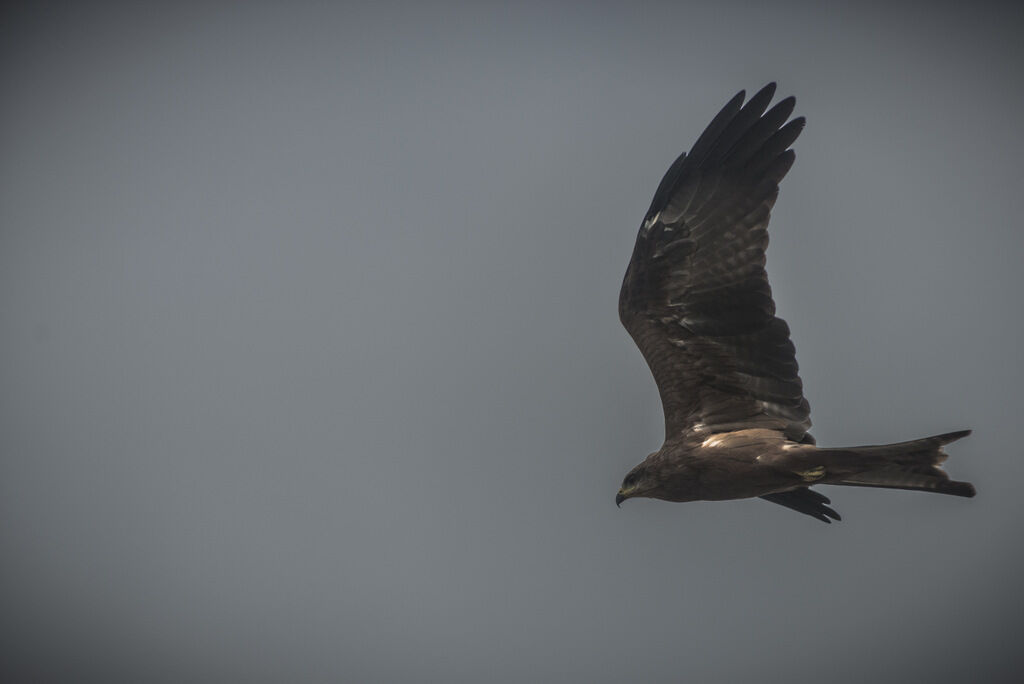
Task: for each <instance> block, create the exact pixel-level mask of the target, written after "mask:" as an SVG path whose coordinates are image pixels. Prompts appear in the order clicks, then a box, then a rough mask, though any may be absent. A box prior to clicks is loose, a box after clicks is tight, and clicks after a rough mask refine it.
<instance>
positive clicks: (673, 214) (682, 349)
mask: <svg viewBox="0 0 1024 684" xmlns="http://www.w3.org/2000/svg"><path fill="white" fill-rule="evenodd" d="M774 92H775V84H774V83H772V84H769V85H768V86H766V87H765V88H764V89H762V90H761V91H760V92H758V93H757V94H756V95H754V96H753V97H752V98H751V99H750V101H749V102H747V104H746V105H745V106H743V105H742V103H743V97H744V93H743V92H740V93H739V94H738V95H736V97H734V98H733V99H732V100H731V101H730V102H729V103H728V104H726V106H725V107H724V108H723V109H722V111H721V112H719V114H718V115H717V116H716V117H715V118H714V120H712V122H711V124H710V125H709V126H708V127H707V129H706V130H705V131H704V133H703V134H702V135H701V136H700V138H699V139H698V140H697V142H696V143H695V144H694V146H693V148H692V149H691V150H690V152H689V154H688V155H687V154H683V155H682V156H680V157H679V158H678V159H676V161H675V162H674V163H673V164H672V166H671V167H670V168H669V170H668V172H667V173H666V174H665V177H664V178H663V179H662V181H661V184H660V185H659V187H658V190H657V192H656V193H655V195H654V200H653V201H652V202H651V208H650V209H649V210H648V212H647V215H646V217H645V218H644V221H643V224H642V225H641V227H640V232H639V235H638V236H637V240H636V246H635V248H634V250H633V257H632V259H631V261H630V263H629V267H628V269H627V271H626V276H625V279H624V280H623V283H622V290H621V292H620V294H619V317H620V318H621V320H622V323H623V325H625V327H626V329H627V330H628V331H629V334H630V335H631V336H632V337H633V340H634V341H635V342H636V344H637V346H638V347H640V351H641V352H642V353H643V355H644V358H645V359H646V360H647V364H648V365H649V366H650V368H651V371H652V373H653V374H654V379H655V381H656V382H657V384H658V390H659V392H660V393H661V401H662V404H663V408H664V412H665V432H666V439H670V438H672V437H674V436H676V435H678V434H680V433H682V432H685V431H687V430H695V431H697V432H704V431H706V432H722V431H727V430H736V429H744V428H752V427H765V428H771V429H777V430H781V431H784V432H785V433H786V435H787V436H788V437H789V438H790V439H794V440H797V441H800V440H803V439H804V438H805V436H806V432H807V430H808V429H809V427H810V424H811V421H810V418H809V413H810V408H809V406H808V403H807V400H806V399H804V396H803V387H802V384H801V382H800V377H799V375H798V374H797V363H796V358H795V350H794V347H793V343H792V342H791V341H790V339H789V327H788V326H787V325H786V323H785V321H783V320H782V319H780V318H776V317H775V303H774V302H773V301H772V296H771V288H770V287H769V285H768V277H767V275H766V273H765V270H764V264H765V248H766V247H767V245H768V233H767V226H768V218H769V212H770V211H771V208H772V206H773V205H774V204H775V199H776V197H777V196H778V192H779V181H781V180H782V178H783V177H784V176H785V175H786V172H788V171H789V168H790V167H791V166H792V164H793V159H794V154H793V151H792V150H790V149H789V146H790V145H791V144H792V143H793V141H794V140H796V137H797V136H798V135H799V134H800V131H801V130H802V129H803V126H804V120H803V118H797V119H793V120H792V121H790V122H789V123H788V124H787V123H785V122H786V120H787V119H788V118H789V116H790V114H792V112H793V107H794V105H795V100H794V99H793V98H792V97H790V98H786V99H784V100H782V101H780V102H779V103H778V104H776V105H775V106H774V107H772V108H771V109H770V110H768V111H767V112H765V109H766V108H767V106H768V103H769V101H770V100H771V98H772V95H773V94H774ZM783 124H785V125H783ZM807 437H809V436H807Z"/></svg>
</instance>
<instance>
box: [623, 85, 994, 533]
mask: <svg viewBox="0 0 1024 684" xmlns="http://www.w3.org/2000/svg"><path fill="white" fill-rule="evenodd" d="M774 94H775V84H774V83H769V84H768V85H767V86H765V87H764V88H762V89H761V90H760V91H759V92H758V93H757V94H756V95H754V96H753V97H751V98H750V100H749V101H747V103H746V104H744V103H743V100H744V92H743V91H740V92H739V93H738V94H737V95H736V96H735V97H733V98H732V99H731V100H729V102H728V104H726V105H725V107H723V108H722V111H720V112H719V113H718V115H717V116H715V118H714V119H712V121H711V123H710V124H708V127H707V129H705V131H704V132H703V133H702V134H701V135H700V137H699V138H698V139H697V142H696V143H694V145H693V147H692V148H691V149H690V151H689V153H683V154H682V155H680V156H679V158H678V159H676V160H675V161H674V162H673V163H672V166H670V167H669V169H668V171H667V172H666V173H665V177H664V178H663V179H662V180H661V184H660V185H659V186H658V189H657V191H656V192H655V193H654V199H653V200H652V202H651V208H650V209H649V210H648V211H647V215H646V216H644V220H643V223H641V224H640V231H639V234H638V235H637V239H636V246H635V247H634V249H633V256H632V258H631V259H630V262H629V267H628V268H627V269H626V276H625V278H624V279H623V282H622V290H621V292H620V293H619V318H620V319H621V321H622V324H623V325H624V326H625V327H626V330H627V331H629V334H630V336H632V338H633V340H634V341H635V342H636V345H637V346H638V347H639V348H640V351H641V353H642V354H643V356H644V359H645V360H646V361H647V365H648V366H650V369H651V372H652V374H653V375H654V380H655V382H656V383H657V385H658V391H659V393H660V394H661V403H662V407H663V409H664V413H665V443H664V444H663V445H662V447H661V449H659V450H658V451H656V452H654V453H653V454H650V455H649V456H648V457H647V458H645V459H644V460H643V462H642V463H640V464H639V465H637V466H636V467H635V468H633V469H632V470H630V471H629V473H628V474H627V475H626V477H625V479H624V480H623V482H622V487H621V488H620V489H619V492H618V494H617V495H616V497H615V503H616V504H618V505H621V504H622V502H623V501H625V500H626V499H631V498H634V497H650V498H654V499H663V500H665V501H700V500H703V501H716V500H723V499H744V498H748V497H761V498H762V499H765V500H767V501H771V502H772V503H776V504H780V505H782V506H786V507H787V508H791V509H793V510H795V511H798V512H800V513H805V514H807V515H809V516H812V517H814V518H817V519H818V520H821V521H823V522H826V523H827V522H831V520H839V519H840V516H839V514H838V513H836V512H835V511H834V510H833V509H832V508H830V507H829V504H830V503H831V501H830V500H829V499H828V497H826V496H824V495H823V494H821V493H819V492H817V491H813V490H811V489H810V488H811V487H812V486H815V485H820V484H830V485H850V486H857V487H887V488H892V489H914V490H922V491H928V492H939V493H941V494H953V495H955V496H968V497H969V496H974V486H973V485H971V484H970V483H968V482H956V481H952V480H950V479H949V476H948V475H946V473H945V472H944V471H943V470H942V468H940V467H939V464H941V463H942V462H943V461H944V460H945V459H946V454H945V453H944V452H943V450H942V447H943V446H944V445H946V444H948V443H950V442H952V441H954V440H957V439H960V438H961V437H965V436H967V435H968V434H970V430H962V431H959V432H949V433H946V434H942V435H936V436H934V437H925V438H923V439H915V440H913V441H910V442H900V443H898V444H885V445H880V446H859V447H843V448H828V449H825V448H820V447H818V446H816V445H815V442H814V438H813V437H811V435H810V433H809V432H808V430H809V429H810V427H811V421H810V417H809V415H810V406H809V405H808V403H807V399H805V398H804V395H803V384H802V383H801V381H800V376H799V375H798V373H797V363H796V358H795V349H794V347H793V343H792V342H791V341H790V339H789V327H788V326H787V325H786V322H785V321H783V320H782V319H781V318H778V317H776V316H775V302H774V301H773V300H772V294H771V288H770V287H769V285H768V276H767V274H766V273H765V270H764V265H765V248H766V247H767V245H768V232H767V227H768V218H769V214H770V212H771V208H772V206H773V205H774V204H775V200H776V198H777V197H778V194H779V182H780V181H781V180H782V178H783V177H784V176H785V175H786V173H787V172H788V171H789V169H790V167H791V166H792V165H793V159H794V154H793V150H791V149H789V147H790V145H792V144H793V141H795V140H796V138H797V136H798V135H800V131H801V130H803V127H804V119H803V117H797V118H795V119H792V120H790V119H789V117H790V115H791V114H792V113H793V108H794V106H795V104H796V100H795V99H794V98H792V97H787V98H786V99H784V100H781V101H780V102H778V103H777V104H776V105H775V106H773V107H772V108H771V109H768V104H769V103H770V102H771V99H772V96H773V95H774ZM787 121H788V123H787Z"/></svg>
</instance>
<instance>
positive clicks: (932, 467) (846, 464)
mask: <svg viewBox="0 0 1024 684" xmlns="http://www.w3.org/2000/svg"><path fill="white" fill-rule="evenodd" d="M969 434H971V431H970V430H960V431H958V432H948V433H946V434H944V435H935V436H934V437H925V438H923V439H915V440H913V441H910V442H899V443H898V444H883V445H881V446H862V447H848V448H844V449H823V450H822V451H824V452H833V454H834V456H835V457H836V458H835V461H834V462H836V465H838V466H839V467H837V468H834V469H830V470H832V477H829V478H828V480H826V482H827V483H828V484H841V485H849V486H851V487H887V488H890V489H916V490H921V491H926V492H938V493H940V494H952V495H953V496H974V485H972V484H971V483H970V482H957V481H955V480H950V479H949V475H947V474H946V472H945V471H944V470H943V469H942V468H941V467H939V465H940V464H941V463H942V462H943V461H945V460H946V458H947V455H946V453H945V452H943V451H942V447H943V445H945V444H949V443H950V442H953V441H956V440H958V439H960V438H961V437H966V436H967V435H969Z"/></svg>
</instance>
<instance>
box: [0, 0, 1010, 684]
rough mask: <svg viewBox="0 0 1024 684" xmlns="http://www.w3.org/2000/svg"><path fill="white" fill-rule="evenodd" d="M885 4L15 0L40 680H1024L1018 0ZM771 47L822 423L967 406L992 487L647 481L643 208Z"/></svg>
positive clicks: (9, 67)
mask: <svg viewBox="0 0 1024 684" xmlns="http://www.w3.org/2000/svg"><path fill="white" fill-rule="evenodd" d="M12 5H18V6H15V7H13V8H12ZM851 5H852V3H806V4H798V3H790V4H786V5H780V4H778V3H753V2H751V3H731V4H730V3H723V2H714V3H711V2H708V3H699V4H692V5H686V4H683V3H665V4H658V3H650V4H643V3H635V2H628V3H601V4H594V5H575V4H555V3H516V4H514V5H512V4H509V5H505V6H499V5H492V4H489V3H465V4H462V3H447V4H435V3H412V2H409V3H403V4H389V3H373V4H372V5H367V6H365V7H360V6H356V5H348V4H344V3H278V4H266V3H197V4H194V5H186V4H183V3H168V4H163V5H161V4H152V5H147V4H144V3H125V4H113V3H111V4H103V3H67V4H65V3H24V4H21V3H6V4H5V9H4V10H3V12H4V14H3V21H2V22H0V26H2V28H0V152H2V154H0V231H2V232H0V459H2V460H0V558H2V561H0V606H2V609H0V654H2V659H0V667H2V669H3V671H4V672H6V673H7V674H8V675H17V676H18V677H22V676H26V675H36V676H39V677H41V678H43V679H46V678H50V677H53V678H58V677H60V678H63V679H64V681H105V682H114V681H136V682H137V681H222V682H223V681H244V680H248V681H265V682H284V681H325V682H326V681H467V682H468V681H497V682H514V681H588V682H638V681H680V680H682V679H688V680H690V681H700V682H715V681H721V682H736V681H752V680H753V679H754V678H755V677H757V678H758V679H759V680H760V681H786V682H811V681H814V682H820V681H827V682H864V681H878V682H887V681H893V682H897V681H898V682H909V681H932V682H936V681H943V682H945V681H949V682H954V681H957V682H963V681H1003V680H1006V679H1008V678H1009V676H1010V675H1009V674H1008V673H1010V672H1012V671H1013V669H1016V670H1017V671H1018V672H1019V671H1020V667H1021V664H1022V660H1024V656H1022V655H1021V652H1020V645H1019V641H1020V634H1021V632H1022V630H1024V616H1022V615H1024V613H1022V607H1024V592H1022V589H1021V585H1020V577H1021V575H1022V573H1024V552H1022V548H1021V541H1022V537H1024V524H1022V520H1024V518H1022V516H1024V503H1022V501H1021V487H1022V482H1024V453H1022V452H1024V449H1022V447H1021V443H1020V438H1019V431H1020V430H1019V428H1020V422H1021V414H1022V409H1024V402H1022V399H1021V396H1020V390H1019V388H1020V387H1021V386H1022V384H1024V364H1022V362H1021V343H1022V339H1024V303H1022V293H1024V268H1022V262H1024V230H1022V227H1021V217H1022V216H1024V187H1022V179H1024V171H1022V168H1024V167H1022V165H1021V158H1022V155H1024V136H1022V132H1021V112H1022V111H1024V79H1022V74H1021V66H1020V65H1021V64H1024V44H1022V42H1021V39H1020V36H1021V31H1022V30H1024V11H1022V10H1021V9H1020V7H1019V5H1018V7H1017V8H1015V9H1010V7H1009V5H1010V3H1002V4H999V5H996V4H991V5H989V6H984V5H982V7H981V8H974V9H972V8H971V7H970V6H969V4H968V3H956V4H953V3H946V4H937V3H920V4H917V5H901V4H899V3H877V4H873V6H871V7H868V6H866V5H867V4H866V3H859V4H858V6H857V8H856V9H853V8H851ZM771 80H777V81H778V82H779V97H784V96H786V95H790V94H793V95H796V96H797V111H796V113H797V114H798V115H804V116H806V117H807V120H808V125H807V128H806V130H805V132H804V133H803V135H802V137H801V138H800V139H799V141H798V142H797V144H796V151H797V162H796V165H795V167H794V168H793V170H792V171H791V173H790V175H789V176H788V178H787V179H786V180H785V182H784V183H783V187H782V194H781V197H780V200H779V202H778V204H777V205H776V208H775V211H774V215H773V220H772V224H771V227H770V232H771V236H772V244H771V246H770V248H769V251H768V272H769V275H770V277H771V279H772V283H773V287H774V293H775V299H776V302H777V305H778V311H779V315H780V316H782V317H783V318H785V319H786V320H787V321H788V322H789V324H790V327H791V328H792V331H793V339H794V342H795V344H796V347H797V358H798V360H799V362H800V366H801V375H802V377H803V380H804V384H805V388H806V394H807V397H808V398H809V400H810V402H811V406H812V418H813V420H814V428H813V432H814V434H815V435H816V437H817V439H818V441H819V443H821V444H824V445H833V446H838V445H847V444H864V443H881V442H890V441H900V440H906V439H911V438H916V437H921V436H926V435H931V434H934V433H939V432H945V431H950V430H955V429H961V428H973V429H974V430H975V434H974V435H973V436H972V437H970V438H968V439H966V440H963V441H962V442H958V443H957V444H955V445H954V446H952V447H951V448H950V449H949V451H950V453H951V454H952V456H951V458H950V460H949V462H948V464H947V465H948V470H949V472H950V473H951V474H952V475H953V476H954V477H955V478H956V479H963V480H970V481H973V482H974V483H975V485H976V486H977V488H978V491H979V494H978V497H977V498H975V499H973V500H966V499H959V498H953V497H942V496H937V495H926V494H919V493H909V492H894V491H874V490H866V489H852V488H851V489H840V488H823V489H824V491H825V493H827V494H828V495H830V496H832V498H833V502H834V505H835V507H836V508H837V509H838V510H839V512H840V513H841V514H842V515H843V517H844V520H843V522H841V523H837V524H834V525H830V526H826V525H823V524H821V523H819V522H817V521H815V520H812V519H811V518H808V517H805V516H802V515H799V514H797V513H794V512H791V511H788V510H786V509H784V508H782V507H779V506H773V505H771V504H768V503H766V502H763V501H759V500H751V501H739V502H727V503H692V504H676V505H673V504H666V503H662V502H655V501H647V500H634V501H629V502H628V503H626V504H625V505H624V506H623V507H622V509H621V510H619V509H616V507H615V505H614V502H613V498H614V495H615V492H616V489H617V487H618V485H619V483H620V481H621V478H622V476H623V475H624V474H625V473H626V471H627V470H628V469H629V468H630V467H632V466H633V465H634V464H635V463H637V462H639V461H640V460H641V459H642V458H643V457H644V456H645V455H646V454H647V453H648V452H650V451H653V450H655V449H657V448H658V446H659V445H660V443H661V439H662V418H661V409H660V404H659V401H658V395H657V391H656V389H655V386H654V383H653V381H652V380H651V377H650V373H649V371H648V370H647V368H646V366H645V365H644V362H643V359H642V358H641V356H640V354H639V352H638V351H637V350H636V348H635V347H634V345H633V343H632V341H631V340H630V339H629V337H628V335H627V334H626V332H625V331H624V330H623V329H622V328H621V326H620V324H619V322H618V318H617V314H616V298H617V295H618V289H619V284H620V282H621V277H622V274H623V272H624V270H625V267H626V263H627V260H628V258H629V255H630V252H631V250H632V245H633V240H634V238H635V235H636V229H637V227H638V225H639V222H640V219H641V218H642V216H643V213H644V211H645V210H646V208H647V205H648V203H649V201H650V198H651V195H652V194H653V192H654V189H655V187H656V186H657V183H658V181H659V180H660V178H661V175H662V173H663V172H664V171H665V169H666V168H667V166H668V165H669V163H670V162H671V161H672V160H673V159H674V158H675V156H676V155H677V154H678V153H679V152H680V151H681V150H683V149H686V148H688V147H689V146H690V145H691V143H692V142H693V141H694V140H695V139H696V136H697V135H698V134H699V133H700V132H701V130H703V128H704V126H705V125H706V124H707V122H708V121H709V120H710V118H711V116H713V115H714V114H715V113H716V112H717V111H718V109H719V108H720V107H721V105H722V104H724V103H725V101H726V100H727V99H728V98H729V97H730V96H732V95H733V94H734V93H735V92H736V91H738V90H740V89H741V88H746V89H747V90H748V92H751V91H753V90H756V89H758V88H760V87H761V86H762V85H764V84H765V83H766V82H768V81H771ZM6 681H14V680H12V679H6Z"/></svg>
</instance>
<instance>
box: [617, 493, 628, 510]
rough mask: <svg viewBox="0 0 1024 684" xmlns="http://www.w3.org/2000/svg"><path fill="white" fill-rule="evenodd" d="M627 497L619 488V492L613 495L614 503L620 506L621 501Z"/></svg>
mask: <svg viewBox="0 0 1024 684" xmlns="http://www.w3.org/2000/svg"><path fill="white" fill-rule="evenodd" d="M628 498H629V497H628V496H626V495H625V494H623V493H622V490H621V489H620V490H619V493H618V494H616V495H615V505H616V506H619V507H620V508H621V507H622V502H623V501H625V500H626V499H628Z"/></svg>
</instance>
